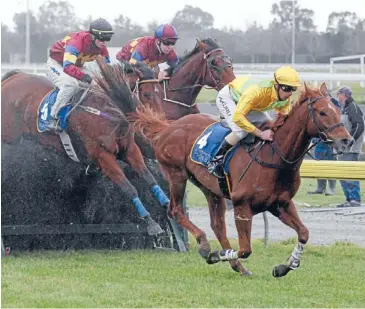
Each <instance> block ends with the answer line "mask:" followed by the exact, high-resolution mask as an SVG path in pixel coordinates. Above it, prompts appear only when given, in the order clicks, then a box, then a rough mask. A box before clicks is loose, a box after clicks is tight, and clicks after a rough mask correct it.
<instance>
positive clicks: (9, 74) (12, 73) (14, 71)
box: [1, 69, 21, 82]
mask: <svg viewBox="0 0 365 309" xmlns="http://www.w3.org/2000/svg"><path fill="white" fill-rule="evenodd" d="M18 73H21V71H20V70H18V69H15V70H11V71H9V72H7V73H5V75H4V76H2V77H1V82H3V81H4V80H7V79H8V78H10V77H12V76H13V75H15V74H18Z"/></svg>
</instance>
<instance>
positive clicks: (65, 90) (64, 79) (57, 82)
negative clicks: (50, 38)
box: [46, 58, 90, 118]
mask: <svg viewBox="0 0 365 309" xmlns="http://www.w3.org/2000/svg"><path fill="white" fill-rule="evenodd" d="M46 68H47V71H46V75H47V77H48V78H49V79H50V81H51V82H52V84H53V86H55V87H57V88H58V89H59V92H58V95H57V98H56V102H55V104H54V105H53V106H52V110H51V116H52V117H54V118H56V117H57V114H58V112H59V110H60V109H61V108H62V107H63V106H65V105H66V104H67V103H68V102H69V101H70V100H71V98H72V97H73V96H74V95H75V94H76V93H77V92H78V90H79V89H80V86H79V81H78V80H77V79H76V78H74V77H72V76H70V75H68V74H66V73H65V72H64V71H63V67H62V66H61V65H60V64H59V63H58V62H57V61H56V60H54V59H52V58H48V61H47V64H46ZM80 69H81V71H83V72H84V73H87V74H90V72H89V70H87V69H85V68H80Z"/></svg>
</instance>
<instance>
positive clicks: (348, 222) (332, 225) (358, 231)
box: [189, 207, 365, 247]
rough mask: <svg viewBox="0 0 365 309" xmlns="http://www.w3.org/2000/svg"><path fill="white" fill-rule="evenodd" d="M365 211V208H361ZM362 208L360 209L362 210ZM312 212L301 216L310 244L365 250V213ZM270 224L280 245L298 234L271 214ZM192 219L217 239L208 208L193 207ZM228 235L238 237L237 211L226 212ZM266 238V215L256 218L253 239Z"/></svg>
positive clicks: (271, 239)
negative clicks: (346, 245) (347, 244)
mask: <svg viewBox="0 0 365 309" xmlns="http://www.w3.org/2000/svg"><path fill="white" fill-rule="evenodd" d="M361 208H362V210H365V207H361ZM361 208H358V209H361ZM308 210H309V209H306V208H303V209H299V216H300V218H301V219H302V221H303V222H304V224H305V225H306V226H307V228H308V229H309V241H308V243H309V244H312V245H330V244H333V243H335V242H336V241H342V242H351V243H354V244H357V245H359V246H362V247H365V214H361V215H351V216H345V215H343V214H338V212H339V210H338V209H337V210H335V211H334V210H332V211H323V212H308ZM267 216H268V222H269V242H277V241H281V240H286V239H288V238H292V237H296V236H297V235H296V232H295V231H294V230H292V229H291V228H290V227H288V226H286V225H284V224H283V223H282V222H281V221H280V220H279V219H277V218H276V217H274V216H273V215H271V214H270V213H268V214H267ZM189 217H190V219H191V220H192V222H193V223H194V224H196V225H197V226H198V227H199V228H202V229H203V230H204V231H205V232H206V233H207V235H208V237H209V238H210V239H216V238H215V235H214V233H213V231H212V229H211V228H210V219H209V212H208V209H207V208H190V209H189ZM226 223H227V234H228V237H229V238H237V231H236V226H235V223H234V220H233V210H228V211H227V212H226ZM264 235H265V227H264V220H263V215H262V214H258V215H256V216H255V217H254V220H253V227H252V239H257V238H261V239H263V238H264Z"/></svg>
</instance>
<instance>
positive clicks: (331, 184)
mask: <svg viewBox="0 0 365 309" xmlns="http://www.w3.org/2000/svg"><path fill="white" fill-rule="evenodd" d="M328 95H329V96H330V97H331V95H330V91H329V92H328ZM331 101H332V103H333V104H334V105H335V106H337V107H338V109H340V104H339V103H338V101H337V100H336V99H335V98H332V97H331ZM318 140H319V139H318V138H313V139H312V143H316V142H318ZM314 159H316V160H330V161H336V160H337V155H336V154H334V153H333V149H332V147H331V146H330V145H328V144H327V143H325V142H320V143H318V144H317V145H316V146H315V147H314ZM335 190H336V180H335V179H328V187H327V180H326V179H317V188H316V190H314V191H309V192H308V194H323V193H324V194H325V195H334V194H335Z"/></svg>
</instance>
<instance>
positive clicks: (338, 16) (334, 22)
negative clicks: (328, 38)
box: [327, 11, 364, 34]
mask: <svg viewBox="0 0 365 309" xmlns="http://www.w3.org/2000/svg"><path fill="white" fill-rule="evenodd" d="M362 27H364V20H361V19H359V17H358V16H357V14H356V13H353V12H348V11H346V12H332V13H331V14H330V15H329V16H328V23H327V32H329V33H333V34H336V33H338V32H348V31H351V30H353V29H356V28H360V29H361V28H362ZM363 29H364V28H363ZM363 29H362V30H363Z"/></svg>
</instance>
